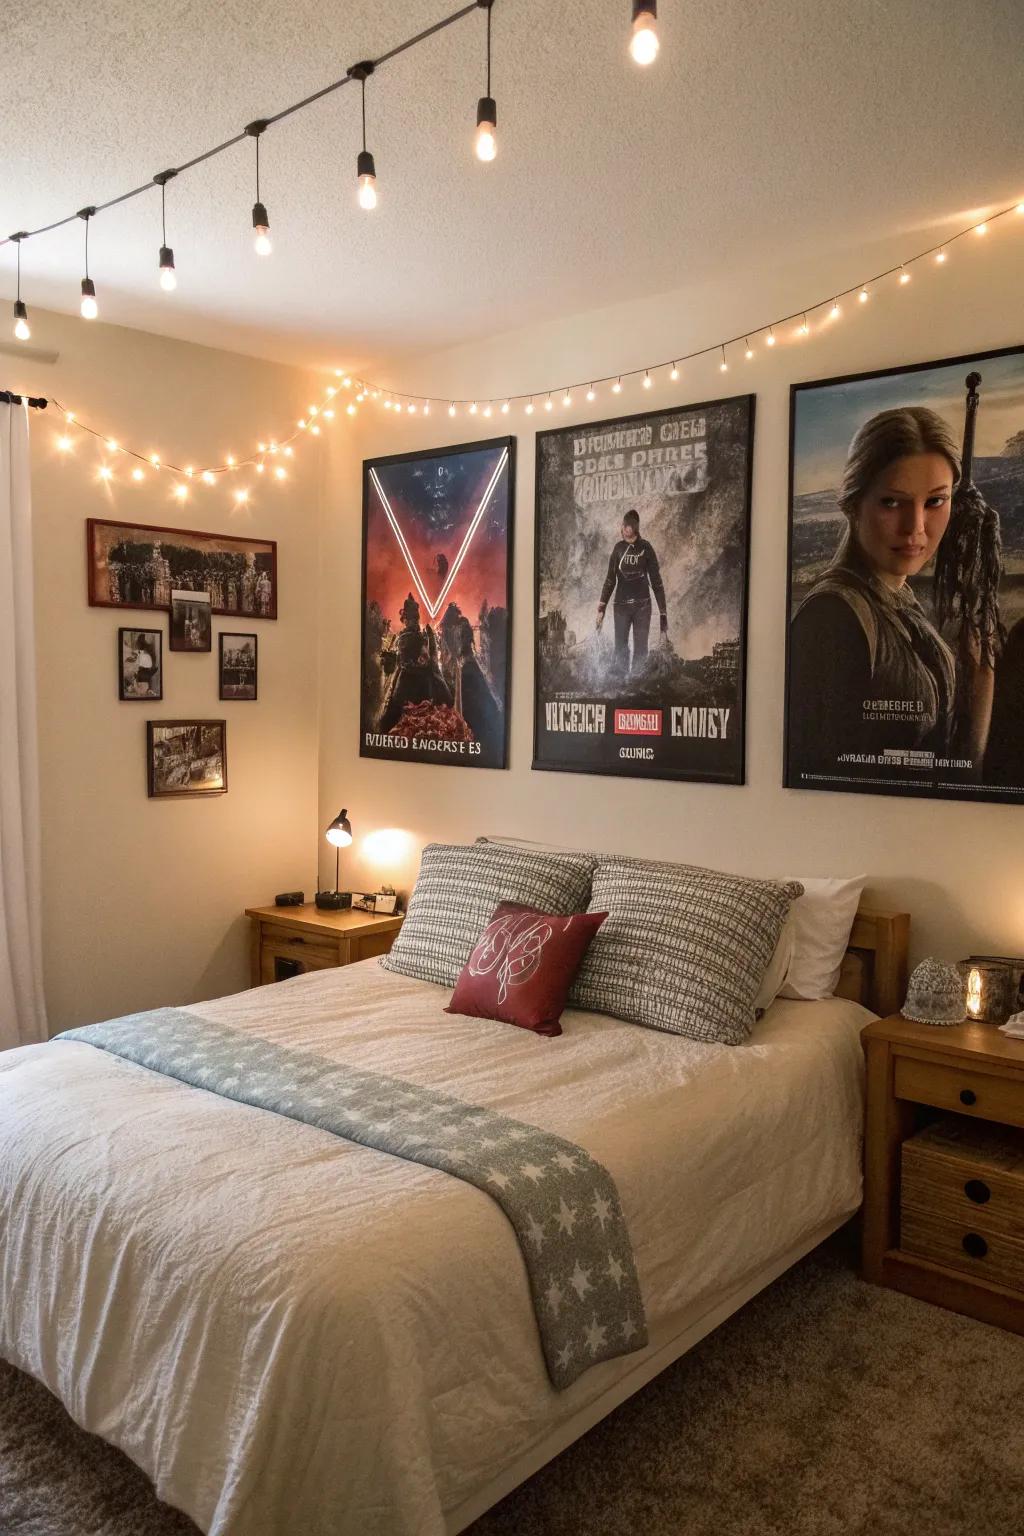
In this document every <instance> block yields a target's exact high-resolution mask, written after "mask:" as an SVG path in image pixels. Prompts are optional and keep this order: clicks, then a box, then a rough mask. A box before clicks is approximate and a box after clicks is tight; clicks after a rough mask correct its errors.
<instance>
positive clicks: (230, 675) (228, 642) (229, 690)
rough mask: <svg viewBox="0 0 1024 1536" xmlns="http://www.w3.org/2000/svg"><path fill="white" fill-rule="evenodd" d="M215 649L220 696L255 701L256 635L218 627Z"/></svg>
mask: <svg viewBox="0 0 1024 1536" xmlns="http://www.w3.org/2000/svg"><path fill="white" fill-rule="evenodd" d="M217 652H218V656H217V663H218V664H217V678H218V686H219V693H220V697H221V699H223V700H235V701H241V700H249V701H255V700H256V698H257V697H258V693H259V636H258V635H256V634H252V633H238V632H236V631H234V630H222V631H221V633H220V634H219V636H218V637H217Z"/></svg>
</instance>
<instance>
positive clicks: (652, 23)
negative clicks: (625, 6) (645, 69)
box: [629, 0, 660, 64]
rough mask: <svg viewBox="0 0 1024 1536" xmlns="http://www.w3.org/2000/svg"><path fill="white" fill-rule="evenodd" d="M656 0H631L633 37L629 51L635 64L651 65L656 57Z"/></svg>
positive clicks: (657, 43)
mask: <svg viewBox="0 0 1024 1536" xmlns="http://www.w3.org/2000/svg"><path fill="white" fill-rule="evenodd" d="M659 46H660V45H659V42H658V0H633V35H632V37H631V38H630V40H629V51H630V53H631V54H632V55H633V58H634V60H635V62H636V63H637V64H653V63H654V61H655V59H656V58H657V57H658V48H659Z"/></svg>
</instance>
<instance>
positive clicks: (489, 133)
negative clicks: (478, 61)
mask: <svg viewBox="0 0 1024 1536" xmlns="http://www.w3.org/2000/svg"><path fill="white" fill-rule="evenodd" d="M476 3H477V5H478V6H480V8H481V10H484V11H486V12H487V94H486V96H481V97H480V100H479V101H478V102H477V104H476V144H475V148H476V157H477V159H478V160H493V159H494V157H495V155H496V154H497V153H498V144H497V138H496V134H497V125H498V108H497V106H496V105H495V102H494V97H493V96H492V95H491V11H492V9H493V7H494V0H476Z"/></svg>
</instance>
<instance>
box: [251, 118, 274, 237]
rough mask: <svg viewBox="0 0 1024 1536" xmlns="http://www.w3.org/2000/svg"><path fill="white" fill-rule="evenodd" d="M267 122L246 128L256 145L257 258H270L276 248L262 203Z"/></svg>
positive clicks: (254, 210)
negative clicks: (262, 142)
mask: <svg viewBox="0 0 1024 1536" xmlns="http://www.w3.org/2000/svg"><path fill="white" fill-rule="evenodd" d="M266 127H267V124H266V121H265V120H264V119H263V118H259V119H258V120H257V121H256V122H255V123H249V124H248V125H247V126H246V130H245V131H246V133H247V134H248V135H249V137H250V138H251V139H252V141H253V143H254V144H255V145H256V201H255V202H254V203H253V205H252V228H253V241H252V245H253V250H254V251H255V252H256V255H257V256H269V255H270V253H271V251H272V250H273V249H274V247H273V246H272V245H271V243H270V218H269V215H268V214H267V208H266V204H265V203H261V202H260V136H261V134H263V133H264V132H265V131H266Z"/></svg>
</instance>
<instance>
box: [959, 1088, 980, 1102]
mask: <svg viewBox="0 0 1024 1536" xmlns="http://www.w3.org/2000/svg"><path fill="white" fill-rule="evenodd" d="M977 1102H978V1095H977V1094H976V1093H975V1091H974V1089H973V1088H961V1089H960V1103H961V1104H977Z"/></svg>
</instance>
